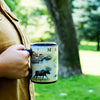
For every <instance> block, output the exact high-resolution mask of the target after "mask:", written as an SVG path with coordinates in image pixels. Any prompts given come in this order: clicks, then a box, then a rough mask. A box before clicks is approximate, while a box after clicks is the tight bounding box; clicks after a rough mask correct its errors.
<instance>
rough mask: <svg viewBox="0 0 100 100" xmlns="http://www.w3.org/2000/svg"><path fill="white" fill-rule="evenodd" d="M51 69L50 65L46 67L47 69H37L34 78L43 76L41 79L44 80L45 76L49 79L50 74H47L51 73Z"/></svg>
mask: <svg viewBox="0 0 100 100" xmlns="http://www.w3.org/2000/svg"><path fill="white" fill-rule="evenodd" d="M50 71H51V68H50V67H46V68H45V69H41V70H39V71H38V70H37V71H35V75H34V78H36V79H37V78H38V77H41V79H42V80H43V79H44V77H46V79H48V76H47V74H50Z"/></svg>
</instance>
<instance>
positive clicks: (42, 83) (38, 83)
mask: <svg viewBox="0 0 100 100" xmlns="http://www.w3.org/2000/svg"><path fill="white" fill-rule="evenodd" d="M32 82H34V83H37V84H51V83H55V82H56V81H53V82H35V81H32Z"/></svg>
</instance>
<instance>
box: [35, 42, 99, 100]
mask: <svg viewBox="0 0 100 100" xmlns="http://www.w3.org/2000/svg"><path fill="white" fill-rule="evenodd" d="M79 54H80V61H81V67H82V72H83V74H84V76H79V75H78V76H75V77H69V78H64V79H62V78H61V77H59V79H58V81H57V82H56V83H53V84H35V99H36V100H100V70H99V69H100V61H99V60H100V52H98V51H96V43H95V42H82V43H81V45H80V46H79Z"/></svg>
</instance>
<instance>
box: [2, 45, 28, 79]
mask: <svg viewBox="0 0 100 100" xmlns="http://www.w3.org/2000/svg"><path fill="white" fill-rule="evenodd" d="M22 49H25V47H24V46H23V45H13V46H11V47H9V48H8V49H6V50H5V51H4V52H3V53H2V54H1V55H0V77H6V78H10V79H16V78H23V77H26V76H28V74H29V72H28V64H29V60H28V58H29V53H28V52H27V51H23V50H22Z"/></svg>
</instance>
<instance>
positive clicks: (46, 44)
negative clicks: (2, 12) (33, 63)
mask: <svg viewBox="0 0 100 100" xmlns="http://www.w3.org/2000/svg"><path fill="white" fill-rule="evenodd" d="M31 46H57V44H56V43H54V42H53V43H52V42H39V43H33V44H31Z"/></svg>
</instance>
